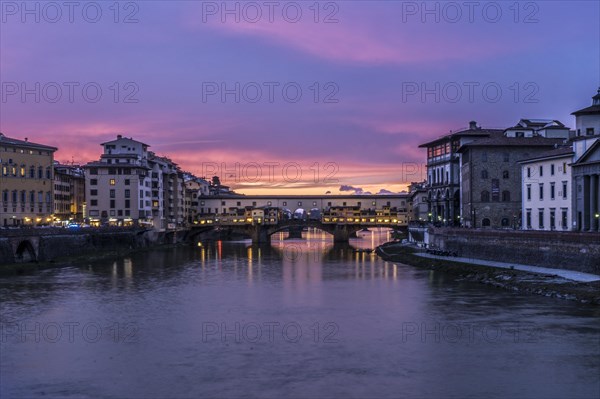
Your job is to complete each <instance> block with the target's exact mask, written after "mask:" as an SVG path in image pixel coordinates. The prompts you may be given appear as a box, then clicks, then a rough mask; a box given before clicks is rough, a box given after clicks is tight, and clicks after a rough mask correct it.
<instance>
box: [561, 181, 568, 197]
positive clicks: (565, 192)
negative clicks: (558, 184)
mask: <svg viewBox="0 0 600 399" xmlns="http://www.w3.org/2000/svg"><path fill="white" fill-rule="evenodd" d="M567 190H568V186H567V182H566V181H564V182H562V197H563V199H567Z"/></svg>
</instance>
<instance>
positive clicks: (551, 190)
mask: <svg viewBox="0 0 600 399" xmlns="http://www.w3.org/2000/svg"><path fill="white" fill-rule="evenodd" d="M555 192H556V188H555V187H554V183H550V199H551V200H553V199H554V197H555V195H554V194H555Z"/></svg>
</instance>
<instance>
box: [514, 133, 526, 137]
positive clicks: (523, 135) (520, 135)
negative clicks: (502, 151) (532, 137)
mask: <svg viewBox="0 0 600 399" xmlns="http://www.w3.org/2000/svg"><path fill="white" fill-rule="evenodd" d="M515 137H525V132H516V133H515Z"/></svg>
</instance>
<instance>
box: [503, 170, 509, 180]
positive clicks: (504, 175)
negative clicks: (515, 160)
mask: <svg viewBox="0 0 600 399" xmlns="http://www.w3.org/2000/svg"><path fill="white" fill-rule="evenodd" d="M508 176H509V173H508V170H505V171H503V172H502V178H503V179H508Z"/></svg>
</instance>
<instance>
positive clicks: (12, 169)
mask: <svg viewBox="0 0 600 399" xmlns="http://www.w3.org/2000/svg"><path fill="white" fill-rule="evenodd" d="M56 150H57V149H56V148H55V147H50V146H47V145H42V144H36V143H32V142H30V141H29V140H28V139H27V138H25V140H18V139H14V138H10V137H7V136H5V135H4V134H2V133H0V165H2V170H1V171H0V172H1V173H0V193H1V197H0V225H2V226H21V225H44V224H50V223H51V222H52V213H53V210H54V208H53V184H52V182H53V175H54V173H53V164H54V152H55V151H56Z"/></svg>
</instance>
